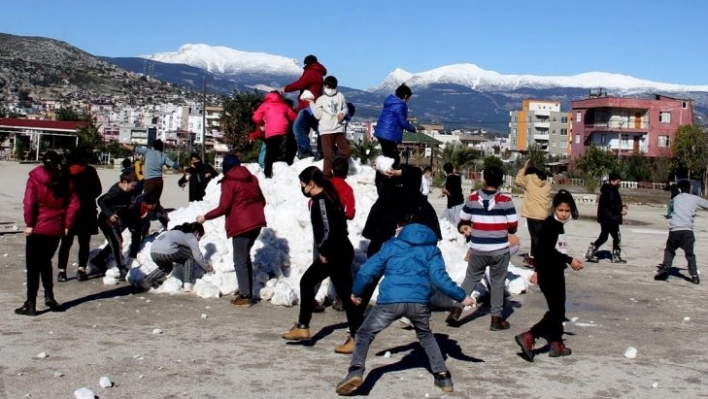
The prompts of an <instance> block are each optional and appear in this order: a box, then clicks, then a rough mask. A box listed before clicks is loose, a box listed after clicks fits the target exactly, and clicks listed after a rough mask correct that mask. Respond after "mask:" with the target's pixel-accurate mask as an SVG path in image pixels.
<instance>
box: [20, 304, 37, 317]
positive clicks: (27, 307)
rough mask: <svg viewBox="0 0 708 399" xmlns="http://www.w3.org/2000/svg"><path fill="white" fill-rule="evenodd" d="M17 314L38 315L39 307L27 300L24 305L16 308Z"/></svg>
mask: <svg viewBox="0 0 708 399" xmlns="http://www.w3.org/2000/svg"><path fill="white" fill-rule="evenodd" d="M15 314H19V315H22V316H37V309H36V308H35V305H34V303H32V302H25V303H24V304H23V305H22V307H19V308H17V309H15Z"/></svg>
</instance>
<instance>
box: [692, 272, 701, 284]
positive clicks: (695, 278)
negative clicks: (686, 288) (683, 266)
mask: <svg viewBox="0 0 708 399" xmlns="http://www.w3.org/2000/svg"><path fill="white" fill-rule="evenodd" d="M691 282H692V283H693V284H700V283H701V279H700V278H699V277H698V275H697V274H694V275H692V276H691Z"/></svg>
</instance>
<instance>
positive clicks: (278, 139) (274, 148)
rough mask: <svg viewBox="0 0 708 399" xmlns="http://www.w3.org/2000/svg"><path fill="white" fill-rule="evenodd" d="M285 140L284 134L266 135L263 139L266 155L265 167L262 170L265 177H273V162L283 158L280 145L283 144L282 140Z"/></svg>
mask: <svg viewBox="0 0 708 399" xmlns="http://www.w3.org/2000/svg"><path fill="white" fill-rule="evenodd" d="M285 140H286V137H285V135H284V134H281V135H278V136H272V137H268V138H267V139H266V140H265V146H266V155H265V168H264V170H263V174H265V177H268V178H270V177H273V162H276V161H279V160H281V159H282V158H283V154H282V153H281V152H282V151H281V146H282V145H283V142H284V141H285Z"/></svg>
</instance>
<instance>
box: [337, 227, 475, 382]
mask: <svg viewBox="0 0 708 399" xmlns="http://www.w3.org/2000/svg"><path fill="white" fill-rule="evenodd" d="M398 226H399V228H398V234H397V236H396V237H394V238H391V239H390V240H388V241H386V242H385V243H384V245H383V247H382V248H381V250H380V251H378V252H377V253H376V254H375V255H374V256H372V257H371V258H369V260H367V261H366V263H364V264H363V265H362V266H361V269H360V270H359V272H358V273H357V275H356V280H355V281H354V288H353V290H352V296H351V300H352V302H354V303H355V304H357V305H359V304H360V303H361V296H362V295H363V294H364V292H365V291H366V288H367V286H369V285H371V284H373V283H375V282H376V281H379V279H380V278H381V277H382V276H384V277H385V278H384V279H383V280H382V281H381V285H380V287H379V296H378V299H377V301H376V306H375V307H374V308H373V310H372V311H371V313H369V315H368V316H367V318H366V320H364V323H363V324H362V326H361V328H359V331H358V332H357V333H356V341H355V344H354V354H353V355H352V360H351V366H350V367H349V373H348V374H347V376H346V377H345V378H344V379H343V380H342V381H340V382H339V384H337V389H336V391H337V393H338V394H340V395H349V394H351V393H352V392H354V391H355V390H356V389H357V388H358V387H359V386H361V384H362V382H363V379H362V376H363V375H364V368H365V367H364V366H365V362H366V354H367V352H368V351H369V346H370V345H371V342H372V341H373V340H374V338H375V337H376V335H377V334H378V333H379V332H381V331H382V330H383V329H384V328H386V327H388V326H389V325H391V323H393V322H394V321H396V320H398V319H400V318H401V317H402V316H405V317H407V318H408V319H410V321H411V324H412V325H413V328H414V329H415V333H416V336H417V337H418V341H419V342H420V344H421V346H422V347H423V349H424V350H425V353H426V354H427V355H428V360H429V361H430V368H431V370H432V372H433V376H434V379H433V383H434V384H435V386H436V387H438V388H440V389H442V390H443V392H452V391H453V385H452V379H451V377H450V372H449V371H448V370H447V366H446V365H445V359H444V357H443V355H442V353H441V352H440V347H439V346H438V343H437V342H436V341H435V336H434V335H433V332H432V331H431V330H430V308H429V303H430V296H431V295H432V292H431V290H432V287H433V286H435V287H436V288H437V289H439V290H440V291H441V292H443V293H444V294H445V295H447V296H449V297H450V298H452V299H454V300H456V301H458V302H461V303H462V304H464V305H466V306H468V305H472V304H473V303H474V301H473V300H472V299H471V298H470V297H467V296H466V295H465V291H464V290H463V289H462V288H460V287H458V286H457V285H456V284H455V283H454V282H453V281H452V279H450V276H449V275H448V274H447V271H446V270H445V261H444V260H443V257H442V253H441V252H440V249H439V248H438V247H437V243H438V238H437V236H436V235H435V233H434V232H433V231H432V230H431V229H429V228H428V227H426V226H424V225H422V224H417V223H415V220H414V218H413V217H412V216H410V215H408V216H406V217H405V218H404V220H401V221H399V223H398Z"/></svg>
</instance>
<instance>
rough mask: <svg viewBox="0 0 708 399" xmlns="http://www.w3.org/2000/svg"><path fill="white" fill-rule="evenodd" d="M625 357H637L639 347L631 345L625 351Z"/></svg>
mask: <svg viewBox="0 0 708 399" xmlns="http://www.w3.org/2000/svg"><path fill="white" fill-rule="evenodd" d="M624 357H626V358H627V359H634V358H635V357H637V348H635V347H633V346H630V347H628V348H627V349H626V350H625V351H624Z"/></svg>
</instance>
